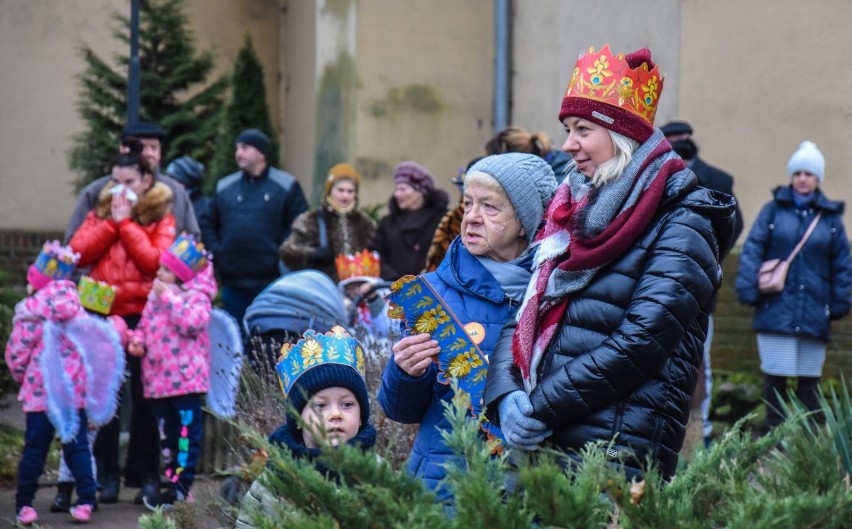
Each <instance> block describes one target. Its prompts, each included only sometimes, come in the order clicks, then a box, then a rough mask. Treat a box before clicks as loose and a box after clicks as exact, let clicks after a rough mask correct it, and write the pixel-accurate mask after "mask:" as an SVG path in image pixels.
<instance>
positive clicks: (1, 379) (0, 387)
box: [0, 270, 24, 479]
mask: <svg viewBox="0 0 852 529" xmlns="http://www.w3.org/2000/svg"><path fill="white" fill-rule="evenodd" d="M23 297H24V292H23V291H21V290H20V289H19V288H17V287H16V285H12V284H11V279H10V276H9V274H8V273H7V272H6V271H4V270H0V346H2V348H3V350H4V351H5V350H6V342H7V341H8V340H9V335H10V334H11V333H12V315H13V314H14V313H15V310H14V309H15V304H16V303H17V302H18V301H20V300H21V299H22V298H23ZM17 390H18V384H17V383H15V381H14V380H12V375H11V373H9V368H8V367H6V358H5V355H4V356H0V408H3V407H6V406H8V405H9V403H8V402H7V400H8V399H7V398H6V397H7V396H9V395H14V394H15V393H16V392H17ZM2 475H3V471H2V470H0V479H2Z"/></svg>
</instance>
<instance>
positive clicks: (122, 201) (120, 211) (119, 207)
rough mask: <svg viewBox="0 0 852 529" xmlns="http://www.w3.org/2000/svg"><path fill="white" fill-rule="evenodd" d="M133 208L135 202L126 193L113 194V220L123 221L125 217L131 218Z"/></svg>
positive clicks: (111, 206) (111, 208)
mask: <svg viewBox="0 0 852 529" xmlns="http://www.w3.org/2000/svg"><path fill="white" fill-rule="evenodd" d="M132 210H133V203H131V202H130V201H129V200H127V197H126V196H125V195H124V193H118V194H116V195H113V196H112V202H111V203H110V214H111V215H112V220H114V221H116V222H121V221H122V220H124V219H129V218H130V212H131V211H132Z"/></svg>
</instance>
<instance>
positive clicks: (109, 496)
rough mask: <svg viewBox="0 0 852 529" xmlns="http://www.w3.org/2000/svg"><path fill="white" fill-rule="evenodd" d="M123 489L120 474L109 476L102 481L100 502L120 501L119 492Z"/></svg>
mask: <svg viewBox="0 0 852 529" xmlns="http://www.w3.org/2000/svg"><path fill="white" fill-rule="evenodd" d="M120 490H121V481H120V480H119V479H118V476H107V477H105V478H104V480H103V482H102V483H101V495H100V496H99V497H98V501H99V502H100V503H115V502H117V501H118V493H119V491H120Z"/></svg>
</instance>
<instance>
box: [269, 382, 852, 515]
mask: <svg viewBox="0 0 852 529" xmlns="http://www.w3.org/2000/svg"><path fill="white" fill-rule="evenodd" d="M843 387H845V385H844V386H843ZM838 397H839V398H836V399H834V400H833V401H832V400H830V399H823V402H822V410H821V413H823V415H825V416H826V420H825V424H820V423H818V422H815V421H814V419H813V417H812V416H810V415H808V414H807V413H802V412H800V411H795V410H792V411H791V413H790V415H789V417H788V419H787V421H786V422H785V423H784V424H783V425H782V426H781V427H779V428H776V429H775V430H773V431H772V432H771V433H769V434H767V435H765V436H763V437H757V438H755V437H753V436H752V435H751V434H750V433H748V432H745V431H744V429H743V427H744V425H745V424H747V422H748V421H749V420H750V419H751V417H746V418H744V419H742V420H741V421H739V422H738V423H737V424H736V425H734V426H733V427H732V428H731V429H730V430H729V431H728V432H726V433H725V434H724V435H723V436H722V437H721V438H720V439H719V440H718V441H717V442H716V443H714V444H713V446H712V448H711V449H710V450H703V449H700V450H698V451H697V452H696V453H695V455H694V457H693V459H692V461H691V462H690V463H688V464H685V465H683V466H682V467H681V468H680V469H679V470H678V473H677V474H676V475H675V477H674V478H673V479H672V480H671V481H670V482H666V481H665V480H663V479H662V478H661V477H660V475H659V474H658V473H657V472H656V471H654V470H653V469H648V470H646V472H645V473H644V476H645V479H644V481H639V482H635V481H634V482H628V481H627V479H626V477H625V476H624V474H623V473H622V472H621V471H620V470H619V469H618V467H616V466H614V465H612V462H611V461H610V460H608V458H607V457H606V446H603V445H601V444H597V445H591V446H588V447H587V448H586V449H585V450H583V452H582V453H581V454H579V457H578V458H566V457H565V456H564V455H560V454H556V453H553V452H549V451H547V450H541V451H540V452H541V453H538V454H536V455H535V457H528V456H526V455H525V454H518V453H513V452H511V451H507V453H506V454H504V455H500V456H492V455H491V448H492V446H490V445H487V444H486V443H483V442H482V440H481V437H480V436H479V434H478V433H477V429H476V426H475V425H474V424H472V423H471V421H470V420H469V419H468V417H467V408H468V406H467V405H468V403H467V402H466V401H465V399H464V397H460V398H457V399H456V401H455V402H454V405H453V407H452V408H451V409H449V410H448V412H447V413H448V415H447V417H448V420H449V421H450V423H451V425H452V430H451V433H445V439H446V441H447V442H448V444H449V445H450V446H451V447H452V448H453V450H454V451H455V452H456V453H457V454H459V456H460V461H461V463H460V465H459V466H450V467H448V477H447V480H446V485H447V487H448V488H449V490H450V491H451V492H452V493H453V496H454V498H455V503H454V507H453V510H452V515H451V516H448V512H447V511H446V510H445V507H444V506H442V505H439V504H436V503H435V501H434V496H433V495H432V494H431V493H429V492H427V491H425V490H423V488H422V487H421V486H420V485H419V483H417V482H416V481H413V480H412V478H411V477H410V476H408V475H406V474H405V473H395V472H393V471H392V469H391V467H390V466H389V465H387V464H386V463H384V462H381V461H378V460H377V458H376V457H375V456H374V455H372V454H364V453H361V452H359V451H357V450H354V449H350V448H349V447H341V448H340V449H336V450H326V451H325V452H324V454H323V456H322V458H321V459H322V463H323V464H324V465H325V466H326V467H327V468H333V469H335V471H336V472H338V473H339V476H340V478H339V480H337V481H333V480H329V479H327V478H326V477H324V476H323V475H322V474H320V473H319V472H318V471H317V470H316V469H315V468H314V466H313V465H310V464H307V463H305V462H304V461H301V460H296V459H293V458H292V457H291V456H290V454H289V453H288V452H287V451H286V450H280V449H278V448H276V447H272V446H268V445H266V449H267V450H268V451H269V453H270V460H269V462H270V463H269V468H270V469H271V471H269V472H266V473H265V474H264V475H263V478H262V479H263V481H262V482H263V483H264V484H265V485H266V486H267V488H268V490H270V491H272V492H273V494H275V495H276V496H278V497H280V498H284V499H286V501H283V502H280V503H279V505H280V507H279V508H277V509H275V512H269V513H265V514H264V513H256V521H257V522H258V523H259V524H260V525H259V526H260V527H311V528H320V527H322V528H331V527H355V528H358V527H369V528H372V527H376V528H378V527H404V528H405V529H418V528H424V529H425V528H429V529H445V528H447V529H450V528H452V529H455V528H462V527H463V528H483V529H486V528H487V529H502V528H510V527H511V528H518V527H536V528H538V527H540V528H569V527H570V528H594V527H597V528H611V529H617V528H623V529H627V528H648V527H677V528H686V529H690V528H696V529H698V528H702V529H703V528H733V529H760V528H767V529H768V528H773V529H775V528H790V529H793V528H797V529H798V528H802V527H821V528H838V529H840V528H844V527H845V528H848V527H849V522H848V520H852V483H850V477H849V474H848V473H847V472H846V470H845V469H844V468H843V467H842V466H841V460H842V458H841V456H840V453H842V450H843V448H842V447H843V446H848V437H844V439H846V440H847V441H844V442H838V432H840V431H841V430H842V431H843V432H845V434H848V431H847V428H848V424H849V423H850V421H852V407H850V406H849V398H848V392H847V393H846V394H845V396H844V394H842V392H841V394H840V395H838ZM829 410H830V413H829ZM829 415H832V418H829ZM255 441H256V442H259V443H263V442H264V441H263V439H261V438H256V439H255ZM844 443H846V444H845V445H844ZM566 462H570V463H567V464H566Z"/></svg>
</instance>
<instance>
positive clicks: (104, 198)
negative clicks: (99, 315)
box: [70, 183, 175, 316]
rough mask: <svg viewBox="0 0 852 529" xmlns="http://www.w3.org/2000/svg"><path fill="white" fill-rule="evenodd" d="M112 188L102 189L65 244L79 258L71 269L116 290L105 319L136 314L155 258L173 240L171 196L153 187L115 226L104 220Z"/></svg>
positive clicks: (157, 263)
mask: <svg viewBox="0 0 852 529" xmlns="http://www.w3.org/2000/svg"><path fill="white" fill-rule="evenodd" d="M113 185H114V184H108V185H106V186H105V187H104V188H103V190H102V191H101V194H100V196H99V198H98V204H97V205H96V206H95V208H94V209H93V210H91V211H90V212H89V213H88V214H87V215H86V219H85V220H84V221H83V224H82V225H81V226H80V228H78V229H77V232H76V233H74V236H73V237H72V238H71V241H70V244H71V247H72V248H73V249H74V251H75V252H79V253H80V262H79V263H78V265H77V266H79V267H91V270H90V272H89V275H90V276H91V277H93V278H94V279H97V280H99V281H104V282H106V283H109V284H110V285H112V286H114V287H115V288H116V293H115V301H114V302H113V304H112V309H111V310H110V314H115V315H119V316H126V315H131V314H141V313H142V309H143V308H145V301H146V300H147V298H148V292H150V291H151V283H152V282H153V280H154V277H156V274H157V268H159V266H160V254H161V253H162V252H163V251H165V250H166V248H168V247H169V245H171V244H172V242H174V239H175V218H174V216H173V215H172V214H171V204H172V192H171V190H170V189H169V188H168V187H166V186H165V185H163V184H161V183H156V184H154V187H152V188H151V189H149V190H148V191H147V192H145V194H143V195H142V196H141V197H140V198H139V202H138V203H137V204H136V205H135V206H134V207H133V213H132V214H131V218H130V219H125V220H122V221H120V222H115V221H114V220H112V218H111V216H110V202H111V199H112V195H110V194H109V190H110V189H111V188H112V187H113Z"/></svg>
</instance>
